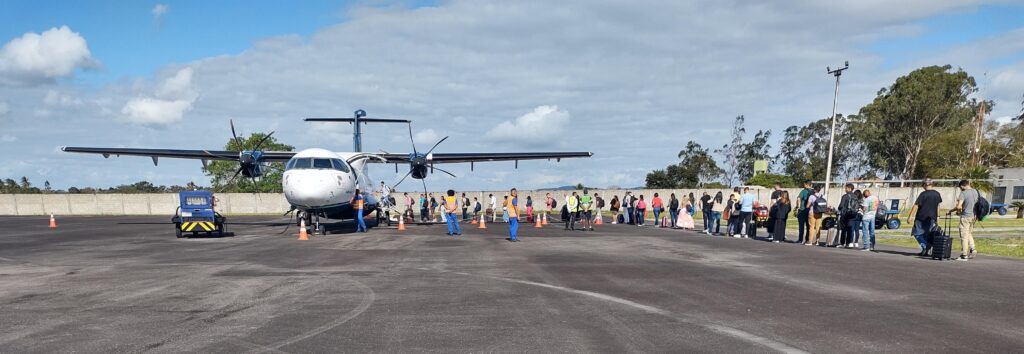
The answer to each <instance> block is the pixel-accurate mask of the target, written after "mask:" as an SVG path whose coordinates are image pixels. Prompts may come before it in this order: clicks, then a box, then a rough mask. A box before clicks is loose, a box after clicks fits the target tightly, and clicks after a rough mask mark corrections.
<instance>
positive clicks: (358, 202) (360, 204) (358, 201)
mask: <svg viewBox="0 0 1024 354" xmlns="http://www.w3.org/2000/svg"><path fill="white" fill-rule="evenodd" d="M362 208H363V198H360V197H359V196H356V209H357V210H358V209H362Z"/></svg>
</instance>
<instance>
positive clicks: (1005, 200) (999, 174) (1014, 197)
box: [991, 168, 1024, 204]
mask: <svg viewBox="0 0 1024 354" xmlns="http://www.w3.org/2000/svg"><path fill="white" fill-rule="evenodd" d="M992 178H994V179H995V180H996V181H995V183H994V184H993V186H992V187H993V188H992V200H991V202H992V204H1010V203H1013V202H1015V201H1024V168H1001V169H997V170H993V171H992Z"/></svg>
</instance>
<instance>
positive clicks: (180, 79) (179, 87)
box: [121, 67, 199, 125]
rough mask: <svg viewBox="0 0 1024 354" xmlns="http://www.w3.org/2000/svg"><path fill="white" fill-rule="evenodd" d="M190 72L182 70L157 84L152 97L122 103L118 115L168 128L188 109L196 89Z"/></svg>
mask: <svg viewBox="0 0 1024 354" xmlns="http://www.w3.org/2000/svg"><path fill="white" fill-rule="evenodd" d="M192 75H193V69H192V68H191V67H186V68H183V69H181V70H178V71H177V72H176V73H175V74H174V75H172V76H170V77H167V78H165V79H164V80H163V82H161V83H160V84H159V85H158V86H157V88H156V90H155V97H136V98H133V99H131V100H129V101H128V102H127V103H125V105H124V107H123V108H121V114H124V115H125V118H126V119H127V120H128V121H129V122H132V123H135V124H140V125H168V124H171V123H175V122H178V121H180V120H181V119H182V118H183V117H184V116H185V113H188V112H189V111H191V110H192V108H193V104H194V103H195V101H196V99H198V98H199V89H198V88H196V86H195V84H194V83H193V82H192Z"/></svg>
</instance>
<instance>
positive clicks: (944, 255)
mask: <svg viewBox="0 0 1024 354" xmlns="http://www.w3.org/2000/svg"><path fill="white" fill-rule="evenodd" d="M951 219H952V218H951V217H947V218H946V227H945V228H944V229H941V228H938V227H935V228H934V229H932V231H931V239H932V241H931V242H932V259H935V260H940V261H943V260H948V259H950V258H952V253H953V237H950V236H949V224H950V220H951Z"/></svg>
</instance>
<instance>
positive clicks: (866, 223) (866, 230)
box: [860, 217, 875, 249]
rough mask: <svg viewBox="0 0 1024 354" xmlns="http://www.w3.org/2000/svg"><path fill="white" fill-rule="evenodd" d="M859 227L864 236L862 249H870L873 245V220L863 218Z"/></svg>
mask: <svg viewBox="0 0 1024 354" xmlns="http://www.w3.org/2000/svg"><path fill="white" fill-rule="evenodd" d="M860 227H861V229H862V230H861V233H862V234H863V236H864V249H869V248H872V247H873V246H874V245H875V218H872V217H868V218H865V219H864V220H863V221H861V223H860Z"/></svg>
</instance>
